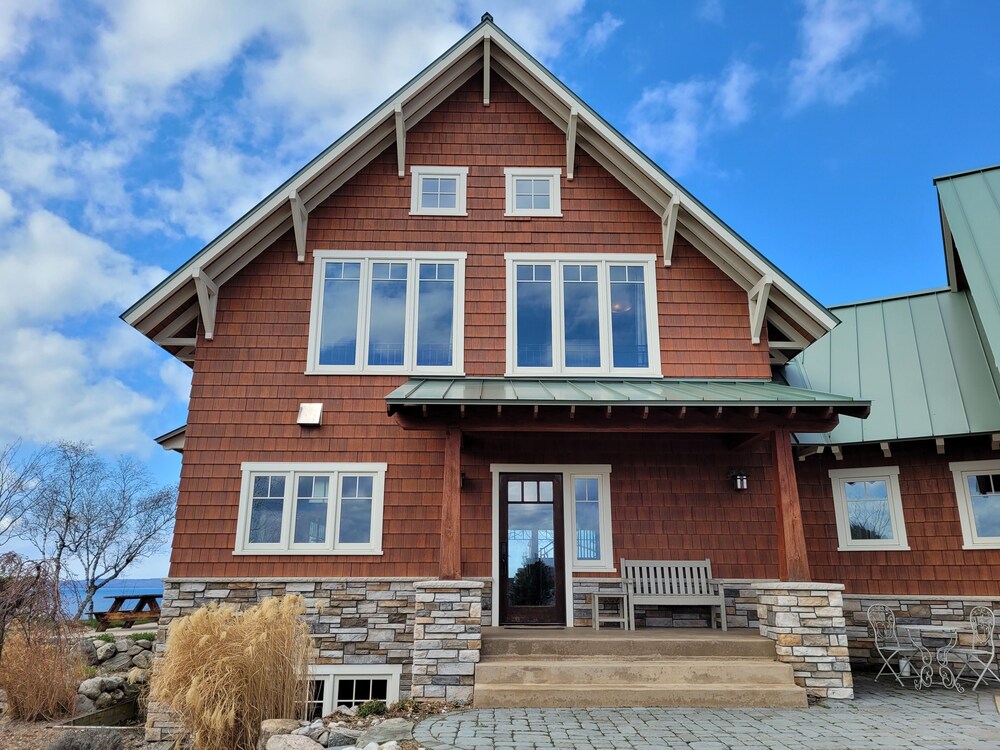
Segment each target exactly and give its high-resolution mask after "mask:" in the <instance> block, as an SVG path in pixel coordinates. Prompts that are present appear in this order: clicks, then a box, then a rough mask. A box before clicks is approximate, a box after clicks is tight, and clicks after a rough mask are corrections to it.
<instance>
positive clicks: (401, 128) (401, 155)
mask: <svg viewBox="0 0 1000 750" xmlns="http://www.w3.org/2000/svg"><path fill="white" fill-rule="evenodd" d="M395 116H396V169H397V170H398V171H399V176H400V177H406V121H405V120H404V119H403V106H402V105H401V104H397V105H396V115H395Z"/></svg>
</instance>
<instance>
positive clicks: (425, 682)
mask: <svg viewBox="0 0 1000 750" xmlns="http://www.w3.org/2000/svg"><path fill="white" fill-rule="evenodd" d="M414 588H416V591H417V596H416V617H415V619H414V626H413V687H412V689H411V696H412V697H413V699H414V700H418V701H419V700H422V701H447V702H449V703H461V704H467V703H471V702H472V694H473V688H474V685H475V681H476V663H477V662H478V661H479V652H480V649H481V648H482V643H483V642H482V606H483V605H482V598H483V594H482V589H483V582H482V581H464V580H463V581H420V582H418V583H416V584H414Z"/></svg>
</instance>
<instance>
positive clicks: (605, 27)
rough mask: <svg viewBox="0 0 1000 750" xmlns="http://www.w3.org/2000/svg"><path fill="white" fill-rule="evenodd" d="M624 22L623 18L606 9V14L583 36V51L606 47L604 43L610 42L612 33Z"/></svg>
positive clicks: (594, 50) (595, 50) (597, 50)
mask: <svg viewBox="0 0 1000 750" xmlns="http://www.w3.org/2000/svg"><path fill="white" fill-rule="evenodd" d="M623 23H625V22H624V21H623V20H622V19H620V18H616V17H615V16H613V15H611V13H609V12H608V11H605V12H604V15H602V16H601V17H600V19H598V21H597V22H596V23H594V25H593V26H591V27H590V28H589V29H587V33H586V34H585V35H584V37H583V51H584V52H599V51H600V50H602V49H604V45H606V44H607V43H608V40H609V39H610V38H611V35H612V34H614V33H615V32H616V31H617V30H618V29H619V28H621V26H622V24H623Z"/></svg>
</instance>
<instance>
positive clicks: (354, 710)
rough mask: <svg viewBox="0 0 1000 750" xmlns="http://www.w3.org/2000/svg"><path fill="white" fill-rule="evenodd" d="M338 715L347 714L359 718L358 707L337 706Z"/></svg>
mask: <svg viewBox="0 0 1000 750" xmlns="http://www.w3.org/2000/svg"><path fill="white" fill-rule="evenodd" d="M336 712H337V713H338V714H347V715H348V716H357V715H358V707H357V706H337V711H336Z"/></svg>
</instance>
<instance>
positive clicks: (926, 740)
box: [414, 675, 1000, 750]
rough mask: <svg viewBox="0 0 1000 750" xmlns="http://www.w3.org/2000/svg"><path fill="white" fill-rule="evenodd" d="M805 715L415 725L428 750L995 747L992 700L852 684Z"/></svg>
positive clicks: (570, 716)
mask: <svg viewBox="0 0 1000 750" xmlns="http://www.w3.org/2000/svg"><path fill="white" fill-rule="evenodd" d="M855 694H856V699H855V700H853V701H832V700H827V701H822V702H820V703H817V704H815V705H813V706H811V707H810V708H808V709H759V708H758V709H739V710H737V709H707V708H698V709H693V708H674V709H668V708H627V709H610V708H598V709H594V708H592V709H582V708H580V709H548V708H546V709H483V710H474V711H465V712H462V713H453V714H448V715H446V716H439V717H435V718H432V719H428V720H427V721H424V722H422V723H421V724H419V725H418V726H417V728H416V730H415V731H414V739H416V740H417V741H418V742H420V743H421V744H422V745H423V746H424V747H427V748H434V749H435V750H663V749H670V750H673V749H675V748H676V749H677V750H682V749H683V750H733V749H735V748H753V749H754V750H843V748H852V750H868V749H869V748H870V749H872V750H876V749H882V748H904V747H905V748H914V750H932V749H937V748H942V749H943V748H963V749H965V750H980V748H981V749H982V750H986V749H987V748H990V749H995V748H997V747H1000V713H998V709H997V702H996V700H997V696H998V695H1000V691H997V690H982V689H981V690H979V691H978V692H977V693H972V692H966V693H965V694H958V693H955V692H953V691H950V690H944V689H942V688H932V689H930V690H923V691H919V692H918V691H915V690H913V689H912V688H909V687H907V688H901V687H899V686H898V685H896V684H895V683H889V682H886V681H885V678H883V679H882V680H881V681H880V682H878V683H875V682H874V681H873V680H872V679H871V677H870V676H867V675H856V676H855Z"/></svg>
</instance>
